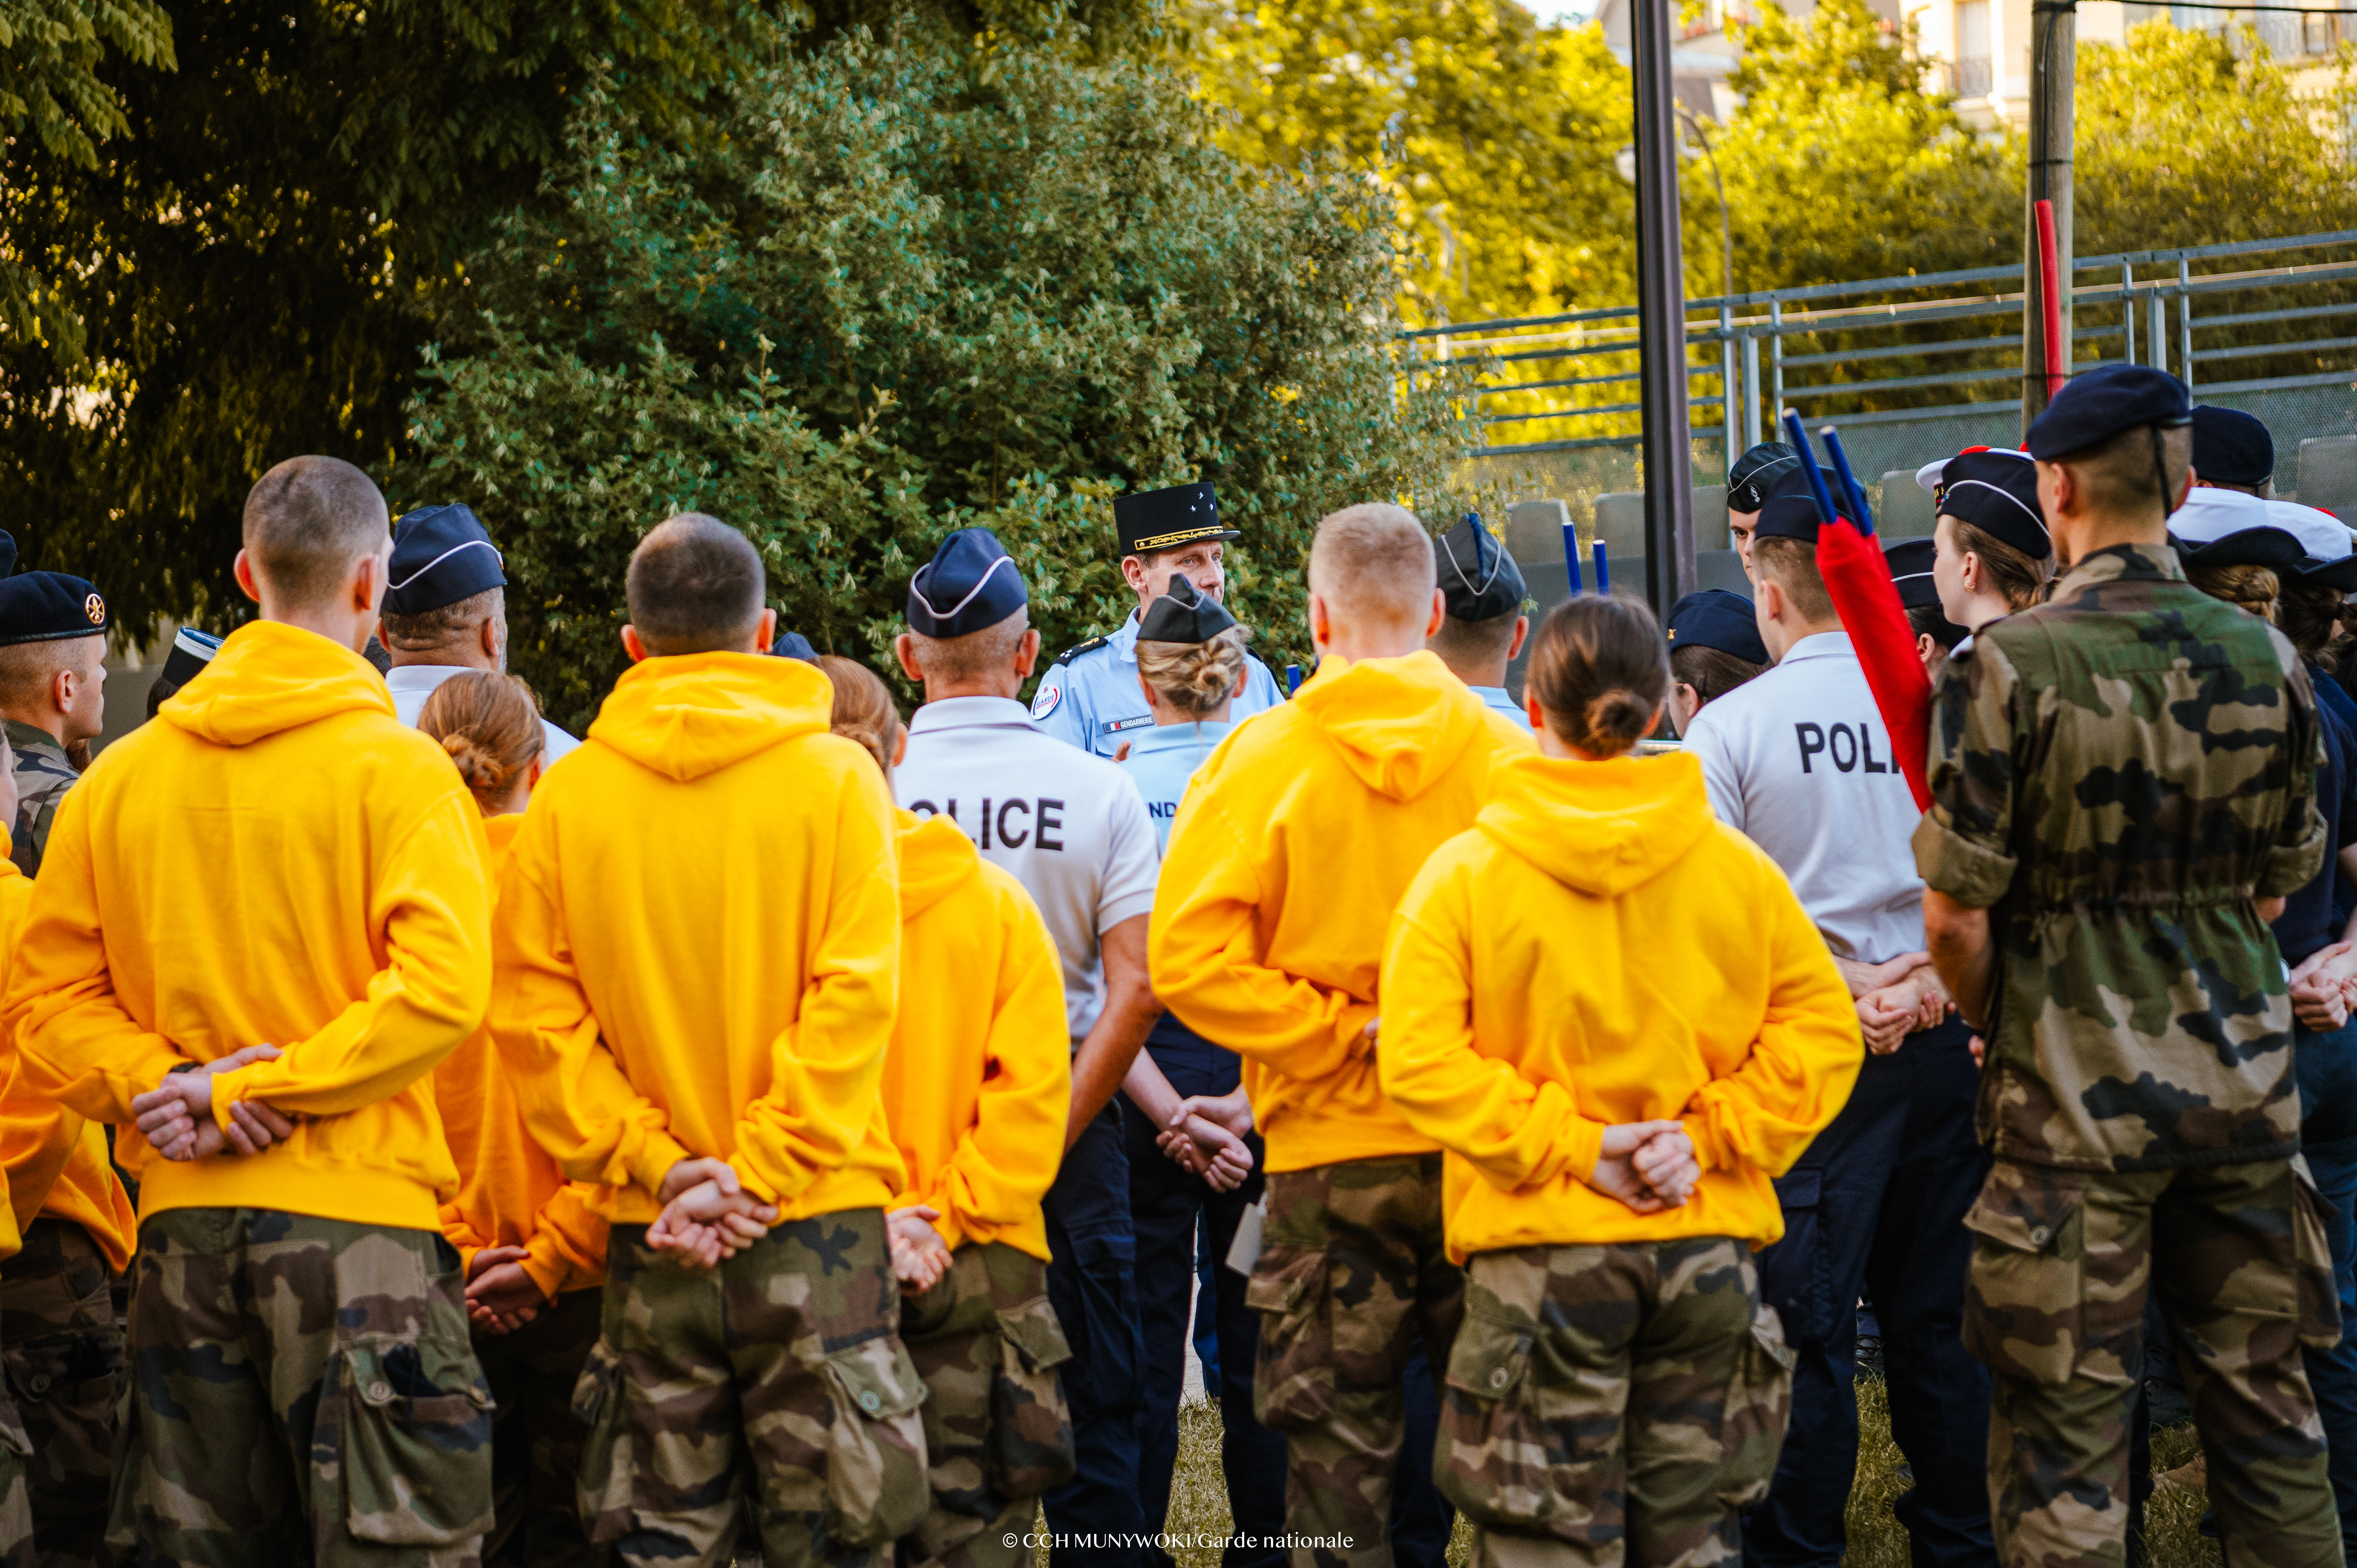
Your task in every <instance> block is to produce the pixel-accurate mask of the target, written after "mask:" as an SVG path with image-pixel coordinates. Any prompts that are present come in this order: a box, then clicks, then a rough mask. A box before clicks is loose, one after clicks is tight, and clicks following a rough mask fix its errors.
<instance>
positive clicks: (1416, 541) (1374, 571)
mask: <svg viewBox="0 0 2357 1568" xmlns="http://www.w3.org/2000/svg"><path fill="white" fill-rule="evenodd" d="M1438 585H1439V578H1438V577H1437V575H1435V572H1434V568H1433V561H1432V535H1431V534H1430V533H1428V532H1426V531H1425V526H1424V524H1423V523H1422V522H1419V521H1417V520H1416V515H1415V513H1414V512H1412V511H1410V510H1407V508H1405V507H1403V506H1392V505H1389V504H1387V503H1385V502H1382V501H1371V502H1367V503H1365V504H1363V505H1360V506H1349V507H1344V508H1343V509H1342V510H1340V511H1338V512H1335V513H1333V514H1332V515H1330V516H1329V517H1327V518H1326V519H1325V520H1323V521H1320V522H1319V523H1318V537H1317V538H1316V539H1315V540H1314V541H1312V542H1311V543H1310V546H1309V587H1310V591H1311V592H1313V593H1315V594H1316V595H1317V596H1318V597H1319V598H1322V599H1324V600H1325V601H1326V605H1327V607H1328V608H1329V610H1330V611H1331V612H1332V613H1333V615H1334V616H1335V618H1337V619H1338V620H1340V621H1343V622H1346V623H1349V624H1351V625H1353V626H1365V627H1369V628H1377V629H1381V630H1385V631H1406V632H1413V633H1415V634H1416V635H1419V636H1420V635H1422V633H1423V631H1424V628H1425V627H1426V624H1427V623H1428V622H1429V621H1430V619H1431V618H1432V595H1433V590H1434V589H1435V588H1436V587H1437V586H1438Z"/></svg>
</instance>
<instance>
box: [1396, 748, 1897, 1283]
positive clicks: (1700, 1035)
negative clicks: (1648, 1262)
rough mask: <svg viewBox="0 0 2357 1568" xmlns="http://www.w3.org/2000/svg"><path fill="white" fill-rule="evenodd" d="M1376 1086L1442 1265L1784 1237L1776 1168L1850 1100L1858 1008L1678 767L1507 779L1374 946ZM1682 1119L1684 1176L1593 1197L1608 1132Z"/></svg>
mask: <svg viewBox="0 0 2357 1568" xmlns="http://www.w3.org/2000/svg"><path fill="white" fill-rule="evenodd" d="M1383 995H1384V997H1385V999H1386V1002H1385V1006H1384V1008H1383V1051H1382V1062H1383V1089H1384V1091H1385V1092H1386V1093H1388V1094H1389V1095H1390V1096H1391V1099H1392V1103H1393V1104H1394V1105H1396V1106H1398V1107H1399V1108H1400V1110H1401V1111H1403V1112H1405V1113H1406V1115H1407V1119H1408V1121H1409V1122H1411V1123H1413V1124H1414V1125H1415V1127H1416V1128H1417V1129H1418V1130H1420V1131H1422V1132H1424V1133H1429V1134H1430V1135H1431V1136H1433V1137H1434V1138H1437V1139H1438V1140H1439V1142H1440V1144H1441V1146H1442V1147H1443V1148H1444V1149H1446V1150H1447V1151H1448V1176H1447V1180H1446V1183H1445V1190H1444V1194H1443V1202H1444V1205H1445V1208H1446V1212H1447V1215H1448V1252H1449V1256H1451V1257H1453V1258H1455V1259H1456V1260H1458V1262H1463V1261H1464V1260H1465V1258H1466V1257H1467V1255H1468V1254H1469V1253H1473V1252H1485V1251H1493V1250H1496V1249H1499V1248H1505V1247H1532V1246H1549V1245H1552V1246H1578V1245H1591V1244H1593V1245H1601V1244H1604V1243H1609V1242H1615V1241H1652V1240H1667V1239H1670V1238H1674V1237H1684V1236H1734V1237H1738V1238H1741V1239H1742V1240H1748V1241H1749V1242H1750V1243H1751V1244H1752V1245H1754V1246H1755V1247H1757V1246H1765V1245H1766V1244H1767V1243H1769V1242H1770V1241H1773V1240H1776V1238H1777V1237H1779V1236H1781V1235H1782V1234H1783V1232H1784V1216H1783V1210H1782V1209H1781V1208H1780V1207H1779V1206H1778V1204H1777V1201H1776V1190H1775V1188H1774V1187H1772V1186H1770V1183H1769V1178H1770V1176H1781V1175H1782V1174H1783V1173H1784V1172H1785V1171H1787V1170H1789V1169H1790V1168H1791V1167H1792V1162H1793V1161H1795V1160H1797V1159H1799V1158H1800V1157H1801V1155H1802V1152H1803V1150H1805V1149H1806V1148H1807V1147H1808V1146H1809V1141H1810V1139H1812V1138H1813V1137H1814V1136H1815V1135H1816V1133H1818V1131H1819V1130H1820V1129H1822V1128H1823V1127H1824V1125H1825V1123H1827V1122H1831V1121H1832V1120H1833V1119H1834V1116H1835V1112H1839V1111H1840V1110H1841V1108H1842V1106H1843V1104H1844V1103H1845V1102H1846V1101H1847V1100H1848V1099H1849V1091H1850V1087H1851V1085H1852V1084H1854V1083H1856V1082H1857V1071H1858V1067H1859V1064H1860V1062H1861V1061H1862V1060H1863V1059H1864V1054H1863V1053H1864V1046H1863V1043H1862V1042H1861V1040H1860V1039H1859V1036H1858V1029H1857V1011H1856V1010H1855V1008H1854V1007H1853V1006H1852V1005H1851V1003H1850V998H1849V992H1848V989H1847V987H1846V986H1845V985H1844V984H1843V983H1842V979H1841V976H1840V974H1839V973H1837V972H1835V969H1834V962H1833V959H1832V958H1831V957H1830V956H1829V955H1828V954H1827V953H1826V951H1825V944H1824V939H1823V938H1821V937H1819V936H1818V935H1817V932H1816V928H1815V927H1813V925H1811V924H1810V922H1809V918H1808V916H1807V915H1806V914H1804V913H1803V911H1802V908H1801V903H1800V900H1799V899H1797V898H1795V897H1793V896H1792V887H1791V886H1790V885H1788V884H1787V883H1786V882H1785V880H1784V874H1783V873H1782V872H1781V871H1780V870H1778V869H1777V867H1776V865H1775V863H1774V862H1773V861H1771V860H1770V859H1769V858H1768V856H1767V855H1766V854H1762V853H1761V852H1760V849H1759V848H1758V846H1756V845H1754V844H1753V843H1751V841H1750V840H1749V839H1747V838H1745V837H1744V836H1743V835H1742V834H1741V833H1738V832H1736V831H1735V830H1734V829H1732V828H1729V827H1725V826H1723V825H1721V824H1720V823H1719V822H1717V820H1716V819H1715V818H1713V817H1712V815H1711V811H1710V800H1709V798H1708V796H1707V795H1706V793H1705V792H1704V789H1703V779H1702V765H1701V764H1700V763H1699V762H1697V761H1696V760H1695V758H1694V757H1691V756H1678V757H1660V758H1642V759H1640V758H1635V757H1622V758H1619V759H1616V760H1614V761H1610V762H1558V761H1551V760H1545V759H1542V758H1539V757H1528V758H1525V759H1523V760H1522V761H1519V762H1516V763H1513V764H1512V765H1511V766H1509V767H1507V768H1504V769H1503V770H1502V771H1501V775H1500V778H1499V780H1498V789H1497V799H1496V800H1494V801H1493V802H1492V803H1491V805H1490V806H1489V807H1487V808H1486V809H1485V810H1483V811H1482V812H1481V817H1480V827H1479V828H1477V829H1476V830H1475V831H1473V832H1468V833H1461V834H1459V835H1458V836H1457V837H1456V838H1453V839H1451V840H1450V841H1449V842H1448V843H1445V844H1443V845H1442V846H1441V847H1440V849H1439V850H1438V852H1437V853H1436V854H1434V855H1433V857H1432V858H1431V859H1430V860H1429V861H1427V862H1426V865H1425V867H1424V869H1423V870H1422V871H1421V872H1419V873H1418V874H1417V875H1416V879H1415V886H1413V887H1411V888H1410V889H1409V890H1408V894H1407V897H1406V898H1405V900H1404V901H1403V902H1402V903H1401V905H1400V910H1399V914H1398V915H1397V916H1396V917H1395V918H1394V919H1393V921H1392V929H1391V940H1390V942H1389V944H1388V946H1387V947H1386V949H1385V951H1384V954H1383ZM1674 1117H1679V1118H1683V1119H1684V1122H1685V1126H1686V1131H1687V1133H1689V1134H1690V1135H1691V1136H1692V1137H1693V1139H1694V1144H1695V1155H1696V1156H1697V1157H1698V1158H1699V1160H1700V1163H1701V1165H1702V1168H1703V1176H1702V1181H1701V1184H1700V1185H1699V1186H1698V1187H1696V1188H1695V1193H1694V1196H1693V1197H1691V1198H1690V1199H1688V1200H1687V1202H1686V1204H1685V1205H1684V1207H1683V1208H1671V1209H1664V1210H1663V1211H1662V1212H1660V1213H1658V1214H1651V1215H1644V1214H1639V1213H1637V1212H1636V1211H1635V1210H1633V1209H1631V1208H1628V1207H1627V1206H1626V1205H1624V1204H1622V1203H1621V1202H1620V1200H1619V1199H1618V1198H1613V1197H1606V1196H1604V1195H1603V1194H1601V1193H1598V1192H1597V1191H1596V1190H1595V1189H1593V1188H1592V1187H1588V1186H1587V1183H1586V1181H1585V1180H1584V1179H1583V1178H1585V1177H1586V1176H1587V1175H1588V1174H1590V1173H1591V1172H1593V1171H1594V1170H1595V1169H1596V1161H1597V1156H1598V1152H1599V1150H1600V1147H1601V1140H1602V1137H1603V1132H1604V1128H1605V1127H1606V1126H1607V1125H1608V1124H1610V1123H1613V1122H1648V1121H1654V1120H1660V1119H1668V1118H1674Z"/></svg>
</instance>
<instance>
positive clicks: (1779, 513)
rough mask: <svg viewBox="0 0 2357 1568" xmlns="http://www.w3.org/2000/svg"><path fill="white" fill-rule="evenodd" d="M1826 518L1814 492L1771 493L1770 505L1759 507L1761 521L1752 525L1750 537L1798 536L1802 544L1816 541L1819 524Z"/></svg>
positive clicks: (1775, 537) (1785, 537)
mask: <svg viewBox="0 0 2357 1568" xmlns="http://www.w3.org/2000/svg"><path fill="white" fill-rule="evenodd" d="M1822 521H1824V518H1823V517H1822V516H1821V515H1820V514H1819V513H1818V511H1817V498H1816V497H1815V496H1813V495H1810V494H1806V493H1803V494H1801V495H1780V496H1770V497H1769V498H1768V504H1767V505H1766V506H1763V507H1761V508H1760V521H1759V522H1758V524H1756V525H1755V526H1754V527H1753V529H1752V531H1751V537H1752V538H1754V539H1797V540H1799V541H1800V542H1802V543H1803V544H1814V543H1815V542H1817V524H1818V523H1820V522H1822Z"/></svg>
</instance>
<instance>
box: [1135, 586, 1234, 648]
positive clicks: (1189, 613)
mask: <svg viewBox="0 0 2357 1568" xmlns="http://www.w3.org/2000/svg"><path fill="white" fill-rule="evenodd" d="M1235 624H1236V618H1235V617H1233V616H1232V615H1230V614H1229V613H1228V611H1227V607H1226V606H1224V605H1222V604H1221V603H1220V601H1219V600H1217V599H1215V598H1213V597H1211V595H1209V594H1206V593H1202V592H1200V591H1198V590H1197V588H1196V586H1195V585H1194V583H1193V582H1192V581H1190V580H1189V579H1188V578H1186V577H1183V576H1178V575H1174V576H1172V577H1171V579H1170V591H1169V592H1168V593H1167V594H1165V595H1163V596H1161V597H1160V598H1158V599H1157V600H1155V601H1154V602H1153V603H1152V604H1150V605H1148V606H1146V613H1145V614H1144V615H1143V616H1141V617H1139V618H1138V622H1137V640H1138V641H1140V642H1209V641H1211V639H1213V638H1215V637H1217V636H1219V635H1220V633H1222V632H1223V631H1225V630H1227V629H1228V628H1230V627H1232V626H1233V625H1235Z"/></svg>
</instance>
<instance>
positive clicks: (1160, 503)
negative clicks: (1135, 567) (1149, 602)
mask: <svg viewBox="0 0 2357 1568" xmlns="http://www.w3.org/2000/svg"><path fill="white" fill-rule="evenodd" d="M1113 529H1114V533H1116V534H1117V535H1119V536H1120V539H1121V553H1123V554H1124V555H1151V554H1153V553H1155V552H1156V551H1157V550H1176V549H1178V548H1179V546H1180V545H1181V544H1194V543H1197V542H1200V541H1202V540H1206V539H1241V538H1243V535H1242V534H1241V533H1239V532H1237V531H1236V530H1234V529H1232V528H1222V526H1220V499H1219V498H1218V497H1217V496H1215V495H1213V494H1212V493H1211V486H1209V485H1207V484H1198V485H1173V486H1171V487H1170V488H1169V489H1166V490H1139V491H1137V492H1135V494H1132V495H1126V496H1115V497H1114V498H1113Z"/></svg>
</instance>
